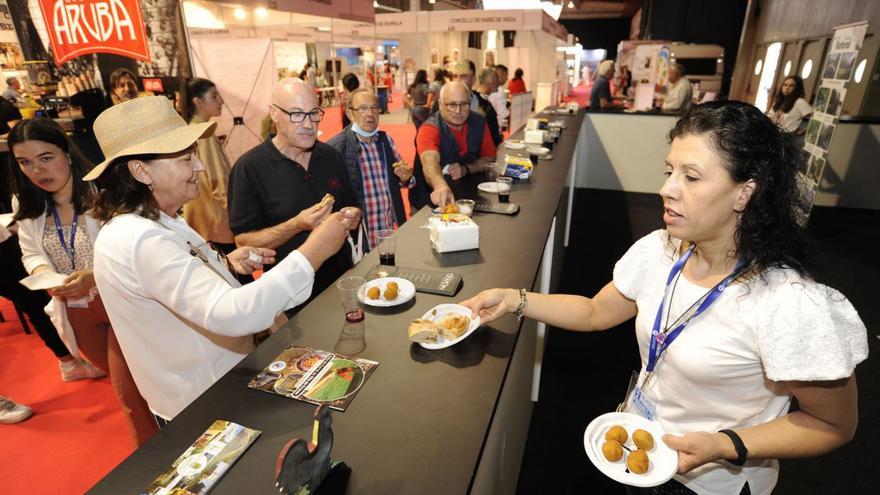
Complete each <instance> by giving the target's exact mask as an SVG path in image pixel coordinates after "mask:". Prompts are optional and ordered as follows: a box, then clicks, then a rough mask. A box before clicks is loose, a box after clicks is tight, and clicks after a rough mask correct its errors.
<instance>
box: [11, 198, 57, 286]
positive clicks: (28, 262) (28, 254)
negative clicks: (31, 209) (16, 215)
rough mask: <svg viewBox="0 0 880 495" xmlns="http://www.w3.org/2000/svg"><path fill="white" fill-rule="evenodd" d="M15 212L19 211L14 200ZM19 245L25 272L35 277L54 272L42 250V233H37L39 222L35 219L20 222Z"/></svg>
mask: <svg viewBox="0 0 880 495" xmlns="http://www.w3.org/2000/svg"><path fill="white" fill-rule="evenodd" d="M12 208H13V211H16V210H17V209H18V201H17V200H16V198H15V197H13V199H12ZM17 223H18V245H19V247H20V248H21V264H22V265H24V269H25V271H27V272H28V273H29V274H31V275H34V274H37V273H40V272H43V271H46V270H53V268H52V263H51V262H50V261H49V258H47V257H46V256H44V255H43V253H42V250H41V249H40V243H41V240H40V235H41V234H40V233H38V232H37V222H36V220H34V219H30V218H29V219H23V220H19V221H18V222H17Z"/></svg>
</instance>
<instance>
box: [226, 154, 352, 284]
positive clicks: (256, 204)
mask: <svg viewBox="0 0 880 495" xmlns="http://www.w3.org/2000/svg"><path fill="white" fill-rule="evenodd" d="M308 165H309V167H308V171H306V169H305V168H304V167H303V166H302V165H300V164H299V163H297V162H295V161H293V160H291V159H290V158H288V157H287V156H285V155H284V154H283V153H281V152H280V151H279V150H278V148H276V147H275V145H274V144H273V143H272V140H271V138H268V139H266V140H265V141H263V142H262V143H261V144H259V145H257V146H256V147H254V148H253V149H251V150H250V151H248V152H247V153H245V154H243V155H241V157H239V159H238V160H237V161H236V162H235V166H233V167H232V171H231V173H230V174H229V191H228V200H229V227H230V228H231V229H232V233H233V234H235V235H238V234H243V233H245V232H252V231H255V230H262V229H265V228H268V227H272V226H275V225H278V224H280V223H282V222H285V221H287V220H289V219H291V218H293V217H295V216H296V215H298V214H299V213H300V212H301V211H303V210H305V209H306V208H309V207H311V206H314V205H315V204H316V203H318V202H320V201H321V199H322V198H323V197H324V195H325V194H327V193H330V194H332V195H333V196H334V197H335V198H336V202H335V203H334V204H333V211H339V210H340V209H342V208H344V207H346V206H357V200H356V199H355V196H354V193H353V192H352V190H351V186H350V185H349V182H348V176H347V175H346V172H345V165H344V164H343V163H342V157H340V156H339V153H338V152H337V151H336V150H335V149H334V148H333V147H332V146H330V145H328V144H325V143H322V142H320V141H316V142H315V146H314V147H313V148H312V155H311V157H310V158H309V164H308ZM309 233H310V232H300V233H298V234H297V235H295V236H293V237H292V238H290V239H289V240H288V241H287V242H285V243H284V244H282V245H280V246H278V248H276V249H275V251H276V256H275V258H276V259H277V260H278V261H280V260H282V259H284V257H286V256H287V255H288V254H290V253H291V252H293V251H294V250H295V249H296V248H298V247H299V246H301V245H302V243H303V242H305V240H306V238H307V237H308V236H309ZM257 247H259V246H257ZM351 266H352V263H351V248H350V247H349V245H348V243H347V242H346V243H345V244H343V245H342V249H340V250H339V252H337V253H336V254H335V255H333V256H332V257H330V258H329V259H328V260H327V261H325V262H324V264H323V265H321V267H320V268H319V269H318V271H317V272H315V286H314V289H313V290H312V297H314V296H316V295H317V294H320V293H321V292H322V291H323V290H324V289H326V288H327V287H329V286H330V285H331V284H332V283H333V282H334V281H335V280H336V279H337V278H339V276H340V275H342V274H343V273H344V272H345V271H346V270H348V269H349V268H351Z"/></svg>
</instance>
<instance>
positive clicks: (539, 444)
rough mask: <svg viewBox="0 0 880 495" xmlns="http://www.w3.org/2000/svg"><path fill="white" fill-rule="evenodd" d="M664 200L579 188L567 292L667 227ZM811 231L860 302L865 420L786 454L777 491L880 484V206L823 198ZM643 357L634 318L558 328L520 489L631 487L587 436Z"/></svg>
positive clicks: (589, 285)
mask: <svg viewBox="0 0 880 495" xmlns="http://www.w3.org/2000/svg"><path fill="white" fill-rule="evenodd" d="M661 209H662V205H661V202H660V199H659V196H657V195H649V194H635V193H621V192H612V191H602V190H593V189H581V190H578V191H577V195H576V202H575V210H574V218H573V221H572V226H573V228H572V237H571V241H570V243H569V247H568V251H567V252H566V256H565V261H564V263H565V264H564V267H565V268H564V271H563V278H562V280H561V282H560V289H559V291H560V292H566V293H575V294H583V295H587V296H592V295H594V294H595V293H596V292H597V291H598V290H599V289H600V288H601V287H602V286H603V285H604V284H605V283H607V282H608V281H609V280H611V271H612V268H613V266H614V263H615V261H617V259H618V258H619V257H620V256H622V255H623V253H624V252H625V251H626V249H627V248H628V247H629V246H630V245H631V244H632V243H633V242H634V241H635V240H637V239H639V238H640V237H642V236H643V235H645V234H647V233H649V232H651V231H653V230H655V229H657V228H660V227H661V226H662V221H661V214H662V212H661ZM597 213H598V214H597ZM809 230H810V232H811V234H812V235H813V237H814V239H815V240H816V252H817V255H818V256H817V259H816V272H817V278H818V279H819V280H820V281H822V282H824V283H826V284H828V285H830V286H832V287H835V288H837V289H839V290H840V291H841V292H843V293H844V294H845V295H846V296H847V297H848V298H849V299H850V301H852V303H853V305H854V306H855V307H856V309H857V310H858V311H859V314H860V316H861V317H862V320H863V321H864V322H865V324H866V326H867V327H868V334H869V335H868V341H869V345H870V348H871V357H869V359H868V360H867V361H865V362H864V363H862V364H861V365H859V367H858V368H857V375H858V381H859V413H860V423H859V429H858V432H857V433H856V438H855V439H854V441H853V442H852V443H850V444H848V445H846V446H844V447H842V448H840V449H838V450H836V451H835V452H832V453H831V454H829V455H826V456H823V457H820V458H815V459H803V460H783V461H782V463H781V464H782V468H781V474H780V479H779V484H778V485H777V488H776V490H775V492H774V493H778V494H798V495H808V494H832V493H833V494H837V493H840V494H849V493H877V491H876V490H877V488H876V475H877V472H876V471H874V469H876V467H875V462H874V460H875V459H874V455H876V453H877V451H878V449H877V445H878V441H880V425H878V418H880V400H878V399H877V398H876V394H877V392H878V390H880V388H878V377H880V361H878V360H877V359H876V358H874V357H873V354H874V353H876V352H877V351H878V344H880V341H878V336H877V334H878V329H880V304H878V302H880V301H878V298H877V295H876V291H875V290H874V288H873V285H874V284H873V283H872V282H873V281H876V280H880V262H878V261H877V259H876V254H877V252H878V251H880V211H868V210H853V209H845V208H822V207H817V208H815V209H814V211H813V214H812V217H811V221H810V225H809ZM638 366H639V360H638V354H637V350H636V344H635V338H634V336H633V328H632V322H627V323H625V324H623V325H621V326H620V327H618V328H615V329H612V330H609V331H606V332H601V333H597V334H579V333H572V332H566V331H562V330H558V329H550V331H549V333H548V339H547V347H546V353H545V356H544V364H543V370H542V377H541V392H540V400H539V402H538V403H537V404H536V405H535V408H534V412H533V415H532V424H531V427H530V429H529V438H528V442H527V445H526V453H525V456H524V458H523V464H522V469H521V472H520V479H519V486H518V493H522V494H575V493H577V494H584V493H596V494H623V493H625V489H624V487H623V486H622V485H619V484H617V483H615V482H613V481H611V480H610V479H609V478H606V477H605V476H604V475H602V474H601V473H600V472H599V471H598V470H596V469H595V468H594V467H593V465H592V464H591V463H590V461H589V460H588V459H587V457H586V454H585V453H584V449H583V442H582V438H583V432H584V429H585V428H586V426H587V424H589V422H590V420H592V419H593V418H595V417H596V416H599V415H600V414H603V413H605V412H608V411H612V410H614V408H615V407H616V405H617V403H618V402H620V401H621V400H622V396H623V394H624V392H625V390H626V386H627V383H628V380H629V376H630V373H631V371H632V370H634V369H637V368H638ZM872 453H873V454H872Z"/></svg>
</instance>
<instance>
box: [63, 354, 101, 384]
mask: <svg viewBox="0 0 880 495" xmlns="http://www.w3.org/2000/svg"><path fill="white" fill-rule="evenodd" d="M58 366H59V367H60V368H61V380H63V381H65V382H72V381H74V380H83V379H85V378H102V377H105V376H107V373H104V372H103V371H101V370H99V369H98V368H95V365H93V364H92V363H90V362H88V361H86V360H85V359H80V360H77V359H73V360H70V361H66V362H65V361H61V362H59V363H58Z"/></svg>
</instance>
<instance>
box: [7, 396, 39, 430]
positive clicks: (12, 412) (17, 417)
mask: <svg viewBox="0 0 880 495" xmlns="http://www.w3.org/2000/svg"><path fill="white" fill-rule="evenodd" d="M33 415H34V412H33V411H32V410H31V408H29V407H28V406H25V405H23V404H19V403H18V402H13V401H11V400H9V399H7V398H6V397H0V423H7V424H11V423H18V422H21V421H24V420H26V419H28V418H29V417H31V416H33Z"/></svg>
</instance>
